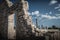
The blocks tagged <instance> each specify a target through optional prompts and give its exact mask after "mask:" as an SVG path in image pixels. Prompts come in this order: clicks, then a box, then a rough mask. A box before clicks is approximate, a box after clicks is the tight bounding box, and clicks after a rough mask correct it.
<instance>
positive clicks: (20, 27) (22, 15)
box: [16, 0, 32, 39]
mask: <svg viewBox="0 0 60 40" xmlns="http://www.w3.org/2000/svg"><path fill="white" fill-rule="evenodd" d="M27 10H28V7H27V1H24V0H21V1H20V4H19V6H18V9H17V11H16V37H17V39H19V38H24V37H29V36H30V34H31V32H32V28H31V24H29V23H28V19H29V16H28V11H27Z"/></svg>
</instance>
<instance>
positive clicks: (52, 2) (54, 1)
mask: <svg viewBox="0 0 60 40" xmlns="http://www.w3.org/2000/svg"><path fill="white" fill-rule="evenodd" d="M57 2H58V1H57V0H51V1H50V4H49V5H53V4H56V3H57Z"/></svg>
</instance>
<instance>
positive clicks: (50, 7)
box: [0, 0, 60, 27]
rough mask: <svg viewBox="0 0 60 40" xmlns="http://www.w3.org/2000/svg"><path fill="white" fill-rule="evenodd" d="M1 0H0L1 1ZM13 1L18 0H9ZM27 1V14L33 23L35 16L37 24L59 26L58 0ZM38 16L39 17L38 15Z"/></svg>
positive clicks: (59, 10) (59, 7) (59, 1)
mask: <svg viewBox="0 0 60 40" xmlns="http://www.w3.org/2000/svg"><path fill="white" fill-rule="evenodd" d="M2 1H3V0H0V3H2ZM10 1H12V2H13V3H15V2H18V0H10ZM27 1H28V3H29V10H28V11H29V14H30V15H32V21H33V23H34V24H35V22H36V20H35V19H36V18H37V19H38V25H44V26H52V25H56V26H58V27H60V0H27ZM38 16H39V17H38Z"/></svg>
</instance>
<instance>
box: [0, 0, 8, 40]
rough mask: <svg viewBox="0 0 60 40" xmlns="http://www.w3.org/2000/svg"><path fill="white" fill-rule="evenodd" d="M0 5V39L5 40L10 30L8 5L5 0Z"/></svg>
mask: <svg viewBox="0 0 60 40" xmlns="http://www.w3.org/2000/svg"><path fill="white" fill-rule="evenodd" d="M0 7H1V8H0V39H1V40H5V39H7V32H8V13H7V9H8V7H7V4H6V1H5V0H3V1H2V3H1V5H0Z"/></svg>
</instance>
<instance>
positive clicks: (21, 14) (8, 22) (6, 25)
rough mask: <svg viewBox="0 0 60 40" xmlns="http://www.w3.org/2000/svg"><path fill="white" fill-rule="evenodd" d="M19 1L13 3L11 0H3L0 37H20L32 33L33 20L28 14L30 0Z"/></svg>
mask: <svg viewBox="0 0 60 40" xmlns="http://www.w3.org/2000/svg"><path fill="white" fill-rule="evenodd" d="M17 1H19V2H18V3H15V4H12V2H10V1H9V0H2V3H1V4H0V35H1V36H0V38H2V39H16V38H17V39H18V38H22V37H29V36H31V35H32V20H31V17H30V16H29V15H28V9H29V8H28V2H27V1H25V0H17ZM14 15H15V19H14ZM14 21H15V22H14ZM14 24H15V25H14Z"/></svg>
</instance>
